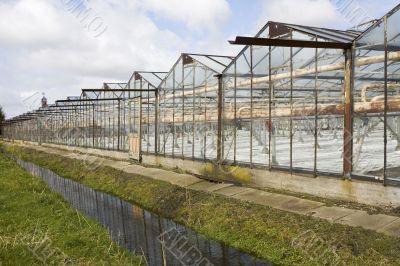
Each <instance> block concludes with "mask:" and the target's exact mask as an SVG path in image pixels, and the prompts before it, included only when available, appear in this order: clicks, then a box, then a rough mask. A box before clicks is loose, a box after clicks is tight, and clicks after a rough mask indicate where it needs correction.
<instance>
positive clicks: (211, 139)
mask: <svg viewBox="0 0 400 266" xmlns="http://www.w3.org/2000/svg"><path fill="white" fill-rule="evenodd" d="M230 61H231V58H229V57H223V56H211V55H196V54H183V55H182V56H181V57H180V58H179V60H178V61H177V63H176V64H175V65H174V67H173V68H172V70H171V71H170V72H169V73H168V75H167V76H166V77H165V79H164V80H163V82H162V83H161V85H160V87H159V113H158V121H159V123H158V124H159V134H158V138H159V143H160V145H159V147H158V153H159V154H164V155H171V156H174V157H185V158H192V159H201V160H207V159H208V160H216V159H217V137H218V77H217V75H218V74H219V70H222V69H223V68H225V67H226V65H227V64H228V63H229V62H230Z"/></svg>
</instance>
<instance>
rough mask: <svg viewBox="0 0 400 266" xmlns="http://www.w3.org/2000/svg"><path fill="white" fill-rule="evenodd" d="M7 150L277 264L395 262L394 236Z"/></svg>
mask: <svg viewBox="0 0 400 266" xmlns="http://www.w3.org/2000/svg"><path fill="white" fill-rule="evenodd" d="M7 150H8V151H9V152H12V153H13V154H15V155H17V156H19V157H20V158H22V159H24V160H27V161H31V162H33V163H36V164H38V165H40V166H42V167H46V168H49V169H51V170H53V171H54V172H56V173H58V174H59V175H61V176H64V177H66V178H70V179H73V180H76V181H78V182H81V183H84V184H85V185H87V186H90V187H92V188H94V189H97V190H101V191H104V192H106V193H109V194H113V195H116V196H118V197H120V198H122V199H124V200H127V201H130V202H132V203H134V204H137V205H139V206H141V207H143V208H145V209H147V210H150V211H153V212H156V213H159V214H161V215H163V216H164V217H167V218H170V219H173V220H175V221H176V222H179V223H182V224H185V225H186V226H188V227H190V228H192V229H194V230H196V231H197V232H200V233H202V234H204V235H206V236H208V237H209V238H212V239H216V240H219V241H221V242H223V243H225V244H227V245H229V246H232V247H235V248H238V249H241V250H243V251H245V252H248V253H251V254H253V255H256V256H257V257H260V258H263V259H265V260H268V261H270V262H272V263H274V264H277V265H337V264H338V265H380V264H382V265H400V241H399V240H400V239H399V238H395V237H390V236H386V235H383V234H380V233H376V232H374V231H369V230H365V229H363V228H354V227H349V226H345V225H340V224H332V223H329V222H327V221H323V220H320V219H316V218H313V217H306V216H301V215H297V214H292V213H288V212H284V211H280V210H276V209H273V208H269V207H265V206H260V205H257V204H252V203H246V202H242V201H239V200H235V199H230V198H226V197H223V196H219V195H213V194H209V193H205V192H197V191H189V190H186V189H184V188H180V187H177V186H174V185H171V184H169V183H166V182H162V181H157V180H152V179H149V178H146V177H142V176H137V175H132V174H128V173H125V172H122V171H118V170H116V169H113V168H110V167H99V168H96V169H95V170H90V169H88V167H87V165H86V164H85V162H83V161H81V160H73V159H67V158H65V157H62V156H56V155H53V154H51V155H50V154H47V153H44V152H39V151H36V150H33V149H28V148H20V147H16V146H9V147H8V148H7ZM336 263H337V264H336Z"/></svg>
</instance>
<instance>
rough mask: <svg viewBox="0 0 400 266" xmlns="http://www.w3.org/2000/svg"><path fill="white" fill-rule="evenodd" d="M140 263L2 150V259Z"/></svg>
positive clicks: (45, 262)
mask: <svg viewBox="0 0 400 266" xmlns="http://www.w3.org/2000/svg"><path fill="white" fill-rule="evenodd" d="M69 263H71V264H74V265H139V264H140V258H139V257H135V256H133V255H131V254H130V253H129V252H128V251H127V250H126V249H123V248H120V247H118V246H117V245H116V244H115V243H113V242H112V241H111V239H110V237H109V235H108V233H107V230H106V229H105V228H103V227H102V226H100V225H99V224H97V223H96V222H94V221H93V220H90V219H87V218H85V217H84V216H83V215H81V214H79V213H78V212H77V211H75V210H74V209H72V208H71V207H69V206H68V204H67V203H66V202H65V201H64V200H63V199H62V198H61V196H59V195H57V194H55V193H52V192H51V191H50V190H49V189H48V188H47V187H46V185H45V183H44V182H43V181H41V180H40V179H39V178H38V177H34V176H32V175H30V174H28V173H27V172H25V171H24V170H23V169H21V168H20V167H19V166H18V165H17V164H16V163H15V162H14V161H12V160H10V159H9V158H7V157H5V156H4V155H3V154H2V153H0V265H48V264H56V265H63V264H69Z"/></svg>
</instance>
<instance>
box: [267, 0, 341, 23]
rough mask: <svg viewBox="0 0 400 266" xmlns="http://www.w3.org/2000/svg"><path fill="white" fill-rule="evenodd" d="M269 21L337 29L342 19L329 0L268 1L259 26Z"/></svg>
mask: <svg viewBox="0 0 400 266" xmlns="http://www.w3.org/2000/svg"><path fill="white" fill-rule="evenodd" d="M269 20H271V21H277V22H285V23H294V24H301V25H308V26H321V27H323V26H325V27H326V26H334V25H335V28H338V26H339V25H338V24H340V23H341V21H342V18H341V17H340V14H338V13H337V11H336V8H335V7H334V6H333V5H332V3H331V2H330V1H329V0H296V1H294V0H269V1H265V3H264V8H263V11H262V21H260V25H261V24H265V23H266V22H267V21H269Z"/></svg>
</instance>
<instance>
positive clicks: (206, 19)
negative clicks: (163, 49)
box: [141, 0, 230, 31]
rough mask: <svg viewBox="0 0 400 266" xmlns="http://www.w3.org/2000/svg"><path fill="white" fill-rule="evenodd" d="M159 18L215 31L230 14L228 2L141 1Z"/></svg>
mask: <svg viewBox="0 0 400 266" xmlns="http://www.w3.org/2000/svg"><path fill="white" fill-rule="evenodd" d="M141 4H142V6H143V8H145V9H146V10H149V11H151V12H153V13H155V14H156V15H157V16H160V17H164V18H167V19H172V20H175V21H178V22H183V23H185V24H186V26H187V27H188V28H191V29H195V30H198V31H202V30H215V29H216V28H217V27H219V26H220V25H221V24H222V23H223V22H224V21H226V20H227V19H228V17H229V14H230V9H229V4H228V3H227V1H226V0H201V1H199V0H184V1H182V0H168V1H166V0H141Z"/></svg>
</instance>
